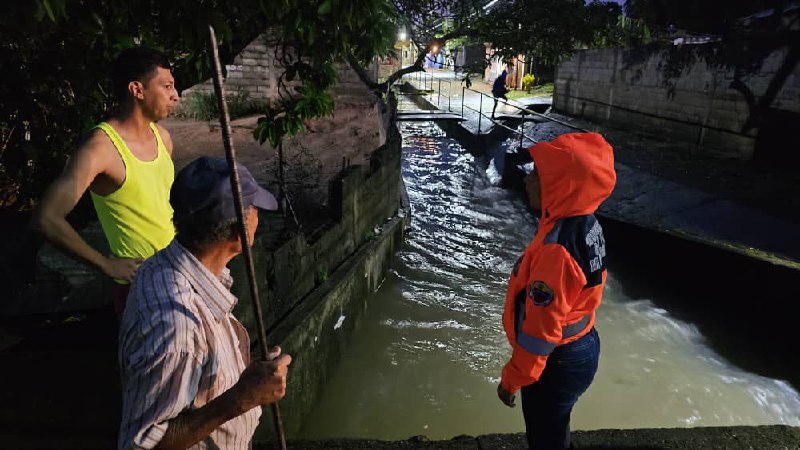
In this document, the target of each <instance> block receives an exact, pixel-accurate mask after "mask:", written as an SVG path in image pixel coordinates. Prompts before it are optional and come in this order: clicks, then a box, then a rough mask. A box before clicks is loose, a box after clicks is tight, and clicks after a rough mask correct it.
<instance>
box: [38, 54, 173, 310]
mask: <svg viewBox="0 0 800 450" xmlns="http://www.w3.org/2000/svg"><path fill="white" fill-rule="evenodd" d="M111 81H112V84H113V88H114V95H115V97H116V100H117V102H118V107H117V109H116V110H115V111H113V112H112V114H111V115H110V116H109V118H108V120H107V121H106V122H101V123H100V124H99V125H97V126H96V127H95V128H94V129H93V130H92V131H91V133H89V136H88V137H87V138H86V140H85V141H84V142H83V143H82V144H81V146H80V147H79V148H78V150H77V151H76V152H75V154H74V155H72V156H71V157H70V159H69V162H68V163H67V166H66V168H65V169H64V172H63V173H62V174H61V175H60V176H59V177H58V178H57V179H56V180H55V181H54V182H53V184H51V185H50V187H49V188H48V189H47V192H45V194H44V196H43V197H42V201H41V203H40V204H39V207H38V208H37V210H36V212H35V214H34V217H33V221H32V227H33V228H35V229H36V230H38V231H39V232H40V233H42V234H43V235H44V236H45V238H47V239H48V240H49V241H51V242H52V243H53V244H55V245H56V246H58V247H59V248H61V249H63V250H65V251H66V252H68V253H69V254H70V255H72V256H75V257H77V258H78V259H80V260H81V261H84V262H87V263H89V264H90V265H92V266H94V267H96V268H97V269H99V270H100V271H101V272H103V273H104V274H106V275H107V276H109V277H111V278H112V279H114V281H115V284H114V288H113V292H112V295H113V303H114V310H115V312H116V314H117V317H118V318H119V317H121V316H122V311H123V309H124V306H125V299H126V298H127V296H128V289H129V287H130V281H131V280H132V279H133V275H134V274H135V273H136V269H137V267H138V266H139V264H140V263H141V262H142V261H143V260H144V259H145V258H148V257H150V256H152V255H153V254H154V253H155V252H157V251H158V250H161V249H162V248H164V247H166V245H167V244H169V242H170V241H171V240H172V238H173V237H174V236H175V228H174V227H173V226H172V208H171V207H170V205H169V189H170V186H171V185H172V180H173V178H174V177H175V168H174V166H173V164H172V139H171V138H170V135H169V133H168V132H167V130H165V129H164V128H163V127H161V126H160V125H157V122H158V121H160V120H162V119H165V118H166V117H167V116H168V115H169V113H170V111H172V109H173V108H174V107H175V106H176V105H177V103H178V91H177V90H175V80H174V79H173V78H172V73H171V71H170V63H169V60H168V59H167V57H166V56H165V55H164V54H163V53H161V52H159V51H156V50H151V49H147V48H143V47H137V48H132V49H128V50H125V51H123V52H122V53H120V55H119V56H118V57H117V59H116V60H115V61H114V63H113V64H112V66H111ZM76 113H78V112H76ZM87 189H88V190H89V192H90V193H91V197H92V202H93V203H94V207H95V210H96V211H97V217H98V219H99V220H100V225H101V226H102V228H103V233H104V234H105V236H106V240H107V241H108V245H109V247H110V250H111V254H110V255H108V256H106V255H103V254H101V253H100V252H98V251H97V250H96V249H94V248H92V247H91V246H89V244H87V243H86V241H84V240H83V239H82V238H81V236H80V235H79V234H78V232H77V231H76V230H75V229H74V228H73V227H72V226H71V225H70V224H69V222H67V220H66V217H67V214H69V213H70V211H72V209H73V208H74V207H75V205H76V204H77V203H78V200H80V198H81V196H83V194H84V193H85V192H86V190H87Z"/></svg>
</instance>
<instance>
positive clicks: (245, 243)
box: [208, 25, 286, 450]
mask: <svg viewBox="0 0 800 450" xmlns="http://www.w3.org/2000/svg"><path fill="white" fill-rule="evenodd" d="M208 32H209V36H210V39H211V41H210V42H211V56H212V58H213V60H214V71H213V75H214V92H215V93H216V94H217V103H218V105H219V122H220V126H221V127H222V141H223V143H224V144H225V157H226V159H227V160H228V166H229V167H230V168H231V191H232V192H233V202H234V206H235V207H236V217H237V219H238V221H239V235H240V236H241V239H242V254H243V256H244V260H245V268H246V269H247V281H248V282H249V285H250V298H251V299H252V301H253V310H254V311H255V315H256V324H257V325H258V340H259V344H260V345H259V347H261V359H262V360H263V361H269V359H270V358H269V350H268V348H267V333H266V331H265V329H264V318H263V315H262V312H261V303H260V302H259V301H258V286H257V285H256V275H255V269H254V266H253V255H252V253H251V252H250V242H249V241H250V239H249V237H248V236H249V235H248V233H247V224H246V223H245V220H246V218H245V216H244V208H243V206H242V188H241V185H240V184H239V170H238V169H237V168H236V151H235V150H234V149H233V138H232V137H231V134H232V133H231V118H230V115H229V114H228V103H227V102H226V101H225V85H224V83H223V81H222V65H221V64H220V62H219V48H218V47H217V36H216V34H215V33H214V27H212V26H211V25H209V26H208ZM270 406H272V416H273V417H274V419H275V431H276V432H277V433H278V443H279V444H280V448H281V449H282V450H286V437H285V435H284V432H283V421H282V420H281V411H280V408H278V402H275V403H272V404H271V405H270Z"/></svg>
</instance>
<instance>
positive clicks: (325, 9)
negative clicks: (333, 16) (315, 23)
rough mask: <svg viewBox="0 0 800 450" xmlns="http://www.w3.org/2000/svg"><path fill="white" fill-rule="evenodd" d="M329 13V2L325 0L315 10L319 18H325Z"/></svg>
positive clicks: (329, 0)
mask: <svg viewBox="0 0 800 450" xmlns="http://www.w3.org/2000/svg"><path fill="white" fill-rule="evenodd" d="M330 12H331V0H325V1H323V2H322V3H321V4H320V5H319V8H317V14H319V15H320V16H325V15H327V14H328V13H330Z"/></svg>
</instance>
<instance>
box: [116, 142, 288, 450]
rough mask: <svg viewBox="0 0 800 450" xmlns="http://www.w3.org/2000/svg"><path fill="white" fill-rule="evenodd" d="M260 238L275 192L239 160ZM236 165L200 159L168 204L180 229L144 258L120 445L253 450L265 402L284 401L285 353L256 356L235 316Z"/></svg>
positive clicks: (125, 344)
mask: <svg viewBox="0 0 800 450" xmlns="http://www.w3.org/2000/svg"><path fill="white" fill-rule="evenodd" d="M239 175H240V178H241V184H242V196H243V203H244V206H245V207H246V216H247V229H248V233H249V238H250V242H253V238H254V235H255V230H256V227H257V225H258V212H257V209H256V208H260V209H269V210H274V209H277V202H276V201H275V197H273V196H272V194H270V193H269V192H268V191H266V190H264V189H262V188H261V187H259V186H258V184H257V183H256V182H255V180H254V179H253V176H252V175H251V174H250V172H249V171H248V170H247V169H246V168H245V167H244V166H241V165H239ZM228 176H229V170H228V166H227V163H226V162H225V160H224V159H222V158H211V157H204V158H200V159H197V160H195V161H193V162H192V163H191V164H189V165H188V166H187V167H185V168H184V169H183V170H181V172H180V173H179V174H178V175H177V177H176V179H175V183H174V184H173V187H172V191H171V192H170V202H171V203H172V206H173V209H174V217H173V220H174V222H175V228H176V230H177V236H176V238H175V240H173V241H172V243H171V244H169V246H167V247H166V248H165V249H164V250H162V251H160V252H158V253H156V254H155V255H154V256H153V257H151V258H150V259H148V260H147V261H145V263H144V264H142V266H141V267H140V268H139V270H138V274H137V275H136V278H135V279H134V282H133V285H132V288H131V293H130V296H129V298H128V305H127V307H126V309H125V313H124V315H123V318H122V323H121V326H120V367H121V371H122V387H123V411H122V424H121V427H120V435H119V448H120V449H130V448H135V449H140V448H145V449H149V448H160V449H168V448H169V449H171V448H179V449H185V448H192V449H247V448H249V446H250V440H251V439H252V436H253V432H254V431H255V428H256V426H257V425H258V420H259V417H260V415H261V408H260V405H262V404H267V403H272V402H275V401H277V400H279V399H281V398H282V397H283V395H284V393H285V389H286V374H287V366H288V365H289V363H290V362H291V358H290V357H289V356H288V355H280V349H278V348H276V349H275V350H274V351H273V356H274V359H273V360H271V361H269V362H262V361H258V362H254V363H250V362H249V361H250V340H249V338H248V335H247V332H246V331H245V329H244V327H243V326H242V324H241V323H239V321H237V320H236V319H235V318H234V317H233V315H232V314H231V310H232V309H233V307H234V306H235V305H236V302H237V299H236V297H234V296H233V295H232V294H231V292H230V287H231V283H232V279H231V277H230V274H229V271H228V268H227V267H226V266H227V264H228V262H229V261H230V260H231V259H232V258H233V257H234V256H236V255H238V254H239V253H240V252H241V250H242V248H241V243H240V239H239V232H238V228H237V227H236V214H235V211H234V207H233V197H232V194H231V188H230V182H229V180H228Z"/></svg>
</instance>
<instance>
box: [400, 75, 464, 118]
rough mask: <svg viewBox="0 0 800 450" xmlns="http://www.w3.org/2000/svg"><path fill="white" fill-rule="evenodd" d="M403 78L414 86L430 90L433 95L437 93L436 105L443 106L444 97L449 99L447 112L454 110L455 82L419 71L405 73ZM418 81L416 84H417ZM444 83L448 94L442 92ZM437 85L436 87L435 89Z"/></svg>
mask: <svg viewBox="0 0 800 450" xmlns="http://www.w3.org/2000/svg"><path fill="white" fill-rule="evenodd" d="M403 78H404V79H406V80H407V81H409V82H410V83H411V85H412V86H414V87H415V88H417V89H418V90H422V91H429V92H430V93H431V95H432V94H433V93H434V92H435V93H436V107H437V108H440V109H441V108H442V105H441V103H442V97H444V98H446V99H447V112H452V108H451V101H452V100H451V99H452V97H453V82H452V81H450V80H443V79H441V78H439V77H435V76H433V75H431V74H430V73H428V72H425V71H419V72H412V73H410V74H405V75H403ZM415 81H416V84H415ZM442 84H445V89H446V92H447V95H443V94H442ZM434 87H436V89H434Z"/></svg>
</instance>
